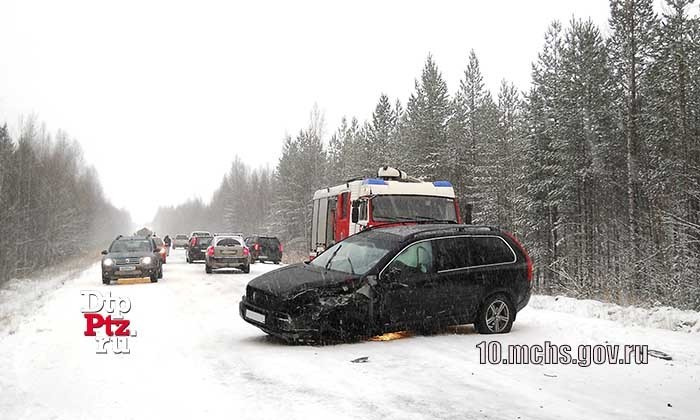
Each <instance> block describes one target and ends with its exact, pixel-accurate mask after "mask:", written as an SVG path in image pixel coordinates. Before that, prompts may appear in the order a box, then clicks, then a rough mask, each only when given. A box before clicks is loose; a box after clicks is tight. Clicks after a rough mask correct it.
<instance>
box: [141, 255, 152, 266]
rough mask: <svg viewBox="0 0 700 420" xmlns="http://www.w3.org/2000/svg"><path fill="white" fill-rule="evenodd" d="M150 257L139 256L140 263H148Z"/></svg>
mask: <svg viewBox="0 0 700 420" xmlns="http://www.w3.org/2000/svg"><path fill="white" fill-rule="evenodd" d="M151 261H152V260H151V257H143V258H141V264H145V265H149V264H150V263H151Z"/></svg>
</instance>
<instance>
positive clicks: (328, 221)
mask: <svg viewBox="0 0 700 420" xmlns="http://www.w3.org/2000/svg"><path fill="white" fill-rule="evenodd" d="M312 214H313V216H312V221H311V244H310V245H311V247H310V248H311V249H310V253H309V257H310V258H311V259H313V258H315V257H316V255H318V254H319V253H321V252H323V250H325V249H326V248H327V247H329V246H331V245H333V244H334V243H336V242H338V241H340V240H342V239H345V238H346V237H348V236H350V235H353V234H355V233H357V232H359V231H361V230H362V229H365V228H367V227H372V226H383V225H395V224H399V223H410V222H416V223H426V222H436V223H438V222H444V223H450V222H452V223H461V222H462V220H461V218H460V212H459V205H458V203H457V200H456V198H455V193H454V189H453V188H452V184H451V183H450V182H449V181H433V182H428V181H422V180H419V179H416V178H413V177H409V176H407V175H406V173H405V172H403V171H400V170H398V169H395V168H391V167H383V168H380V169H379V170H378V171H377V177H376V178H364V179H355V180H351V181H347V182H345V183H344V184H341V185H337V186H335V187H328V188H324V189H321V190H318V191H316V192H315V193H314V196H313V212H312Z"/></svg>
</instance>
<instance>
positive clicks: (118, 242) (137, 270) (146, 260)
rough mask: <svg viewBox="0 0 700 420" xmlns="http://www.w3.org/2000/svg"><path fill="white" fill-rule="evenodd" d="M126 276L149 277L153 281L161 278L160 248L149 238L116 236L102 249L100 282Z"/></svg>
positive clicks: (106, 282) (107, 282)
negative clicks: (107, 246)
mask: <svg viewBox="0 0 700 420" xmlns="http://www.w3.org/2000/svg"><path fill="white" fill-rule="evenodd" d="M126 277H131V278H133V277H149V278H150V279H151V282H153V283H155V282H157V281H158V279H160V278H163V264H162V260H161V258H160V249H158V248H157V247H155V246H154V242H153V240H152V239H151V238H144V237H135V236H118V237H117V239H115V240H114V241H113V242H112V244H111V245H110V246H109V250H104V251H102V283H104V284H109V283H110V282H111V281H112V280H118V279H120V278H126Z"/></svg>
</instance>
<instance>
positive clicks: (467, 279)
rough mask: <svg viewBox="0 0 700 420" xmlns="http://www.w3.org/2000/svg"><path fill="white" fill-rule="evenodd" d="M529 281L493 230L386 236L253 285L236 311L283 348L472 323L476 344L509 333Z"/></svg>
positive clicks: (367, 234) (518, 251) (431, 229)
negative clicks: (477, 338) (294, 343)
mask: <svg viewBox="0 0 700 420" xmlns="http://www.w3.org/2000/svg"><path fill="white" fill-rule="evenodd" d="M531 280H532V262H531V260H530V257H529V256H528V254H527V252H526V251H525V249H524V248H523V247H522V245H521V244H520V243H519V242H518V241H517V240H516V239H515V238H514V237H513V236H512V235H511V234H509V233H507V232H505V231H501V230H499V229H498V228H494V227H487V226H473V225H436V224H432V225H421V224H418V225H412V226H394V227H387V228H378V229H369V230H366V231H363V232H360V233H358V234H356V235H353V236H350V237H348V238H346V239H345V240H343V241H340V242H338V243H336V244H335V245H333V246H332V247H330V248H328V249H327V250H325V251H324V252H323V253H322V254H320V255H319V256H318V257H316V258H315V259H314V260H313V261H312V262H310V263H301V264H293V265H289V266H287V267H283V268H280V269H278V270H274V271H271V272H269V273H265V274H263V275H261V276H259V277H257V278H255V279H254V280H252V281H251V282H250V283H248V286H247V289H246V294H245V296H243V299H242V301H241V302H240V306H239V311H240V316H241V317H242V318H243V319H244V320H246V321H247V322H249V323H251V324H253V325H255V326H257V327H259V328H260V329H262V330H263V331H265V332H266V333H268V334H272V335H276V336H279V337H282V338H284V339H286V340H289V341H319V340H323V339H325V338H326V337H329V338H334V337H337V338H341V339H348V338H353V337H359V336H372V335H376V334H383V333H387V332H392V331H401V330H406V329H411V330H417V331H423V332H431V331H434V330H437V329H439V328H442V327H445V326H449V325H459V324H470V323H473V324H474V325H475V327H476V329H477V330H478V331H479V332H480V333H483V334H493V333H507V332H509V331H510V329H511V326H512V325H513V321H514V320H515V316H516V313H517V312H518V311H519V310H521V309H522V308H523V307H525V305H527V303H528V301H529V299H530V288H531Z"/></svg>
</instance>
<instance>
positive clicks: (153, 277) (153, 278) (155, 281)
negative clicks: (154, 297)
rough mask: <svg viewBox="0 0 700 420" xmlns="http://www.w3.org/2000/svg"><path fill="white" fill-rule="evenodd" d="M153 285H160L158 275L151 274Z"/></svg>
mask: <svg viewBox="0 0 700 420" xmlns="http://www.w3.org/2000/svg"><path fill="white" fill-rule="evenodd" d="M151 283H158V274H156V273H153V274H151Z"/></svg>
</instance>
